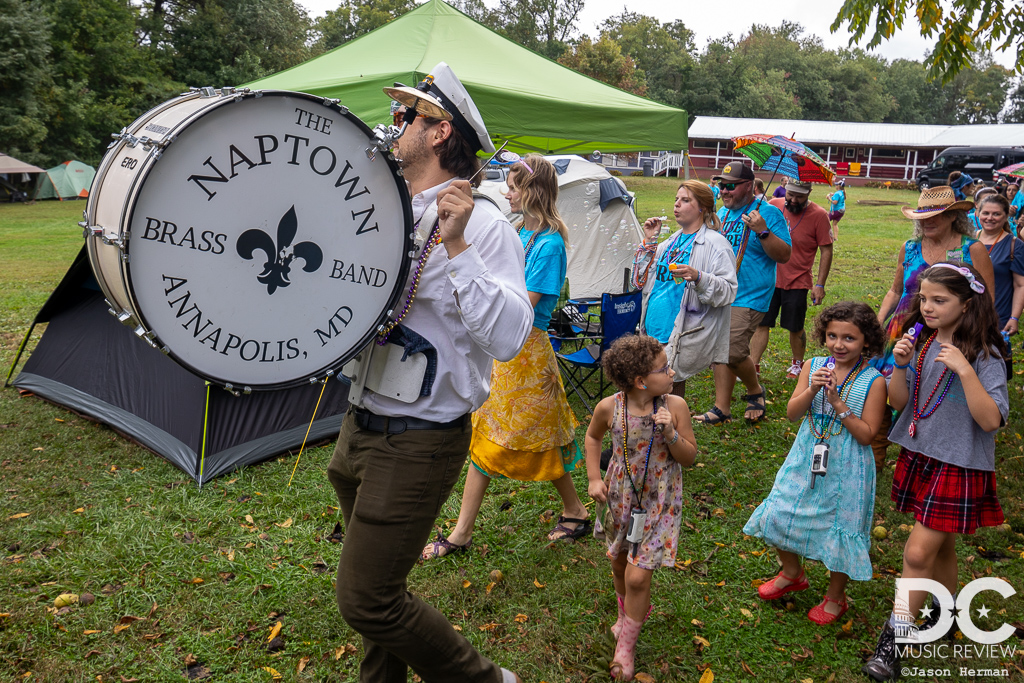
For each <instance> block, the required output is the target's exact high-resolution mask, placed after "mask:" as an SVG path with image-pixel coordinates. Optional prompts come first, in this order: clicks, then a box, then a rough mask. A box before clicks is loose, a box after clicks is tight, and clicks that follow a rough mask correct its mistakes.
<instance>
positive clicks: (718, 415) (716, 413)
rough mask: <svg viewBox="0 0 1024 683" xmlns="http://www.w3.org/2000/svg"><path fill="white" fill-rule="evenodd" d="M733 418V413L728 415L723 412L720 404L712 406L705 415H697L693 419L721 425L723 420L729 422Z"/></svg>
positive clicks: (702, 422)
mask: <svg viewBox="0 0 1024 683" xmlns="http://www.w3.org/2000/svg"><path fill="white" fill-rule="evenodd" d="M731 420H732V415H726V414H725V413H723V412H722V411H721V410H720V409H719V408H718V406H711V408H710V409H709V410H708V411H707V412H706V413H704V414H703V415H696V416H694V418H693V421H694V422H696V423H698V424H702V425H720V424H722V423H723V422H729V421H731Z"/></svg>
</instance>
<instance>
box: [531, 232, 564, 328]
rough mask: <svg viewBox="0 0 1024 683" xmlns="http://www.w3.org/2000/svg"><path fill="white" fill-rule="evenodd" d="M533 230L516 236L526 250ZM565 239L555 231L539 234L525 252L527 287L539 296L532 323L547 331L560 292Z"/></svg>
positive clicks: (562, 278) (562, 280)
mask: <svg viewBox="0 0 1024 683" xmlns="http://www.w3.org/2000/svg"><path fill="white" fill-rule="evenodd" d="M531 237H533V231H532V230H527V229H526V228H523V229H522V230H520V231H519V239H521V240H522V241H523V249H524V250H525V249H526V248H527V247H528V246H529V244H530V238H531ZM567 267H568V266H567V260H566V256H565V242H564V241H563V240H562V236H561V235H559V234H558V233H557V232H549V233H547V234H544V235H538V236H537V239H536V240H534V243H533V247H531V248H530V253H529V254H527V255H526V290H527V291H529V292H536V293H538V294H540V295H541V297H540V301H538V302H537V305H536V306H534V307H533V326H534V327H536V328H539V329H541V330H547V329H548V324H549V323H550V322H551V313H552V312H553V311H554V310H555V304H556V303H557V302H558V295H559V294H561V293H562V285H563V284H564V283H565V271H566V268H567Z"/></svg>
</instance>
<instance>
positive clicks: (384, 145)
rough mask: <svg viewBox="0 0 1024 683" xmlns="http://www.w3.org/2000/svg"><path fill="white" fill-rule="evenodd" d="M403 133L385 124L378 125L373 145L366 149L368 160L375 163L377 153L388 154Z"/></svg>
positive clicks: (374, 132) (374, 130) (375, 128)
mask: <svg viewBox="0 0 1024 683" xmlns="http://www.w3.org/2000/svg"><path fill="white" fill-rule="evenodd" d="M403 128H404V126H403ZM402 132H403V131H401V130H398V129H396V128H395V127H394V126H385V125H384V124H383V123H378V124H377V125H376V126H374V128H373V143H372V144H371V145H370V146H369V147H367V148H366V158H367V159H369V160H370V161H373V160H374V158H375V157H376V156H377V152H388V151H389V150H390V149H391V148H392V147H393V146H394V144H395V140H397V139H398V138H399V137H400V136H401V134H402Z"/></svg>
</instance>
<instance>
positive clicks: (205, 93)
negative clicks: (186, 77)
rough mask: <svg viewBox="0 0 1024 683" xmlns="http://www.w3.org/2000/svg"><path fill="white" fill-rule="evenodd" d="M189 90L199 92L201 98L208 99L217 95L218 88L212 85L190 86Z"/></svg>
mask: <svg viewBox="0 0 1024 683" xmlns="http://www.w3.org/2000/svg"><path fill="white" fill-rule="evenodd" d="M189 92H197V93H199V97H200V99H207V98H209V97H216V96H217V89H216V88H214V87H213V86H212V85H204V86H203V87H202V88H189Z"/></svg>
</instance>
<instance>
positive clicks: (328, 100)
mask: <svg viewBox="0 0 1024 683" xmlns="http://www.w3.org/2000/svg"><path fill="white" fill-rule="evenodd" d="M323 103H324V106H325V107H337V108H338V111H339V112H341V113H342V114H343V115H345V116H348V107H346V106H345V105H343V104H341V100H339V99H337V98H335V97H325V98H324V99H323Z"/></svg>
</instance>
